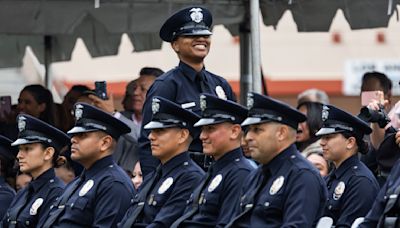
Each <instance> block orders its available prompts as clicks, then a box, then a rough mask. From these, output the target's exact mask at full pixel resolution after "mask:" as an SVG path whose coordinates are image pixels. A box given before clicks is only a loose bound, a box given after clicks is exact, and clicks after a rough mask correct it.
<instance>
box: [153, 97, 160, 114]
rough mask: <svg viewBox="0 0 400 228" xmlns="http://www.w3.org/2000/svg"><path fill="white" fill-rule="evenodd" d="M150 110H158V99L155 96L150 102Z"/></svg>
mask: <svg viewBox="0 0 400 228" xmlns="http://www.w3.org/2000/svg"><path fill="white" fill-rule="evenodd" d="M151 111H152V112H153V114H156V113H157V112H159V111H160V100H159V99H157V98H153V102H152V104H151Z"/></svg>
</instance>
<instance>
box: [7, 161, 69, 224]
mask: <svg viewBox="0 0 400 228" xmlns="http://www.w3.org/2000/svg"><path fill="white" fill-rule="evenodd" d="M63 189H64V183H63V182H62V181H61V180H60V179H58V178H57V177H56V175H55V172H54V169H53V168H51V169H49V170H47V171H45V172H44V173H42V174H41V175H40V176H39V177H37V178H36V179H35V180H32V181H31V182H30V183H29V185H28V186H26V187H25V188H23V189H21V190H20V191H19V192H18V193H17V195H16V197H15V199H14V201H13V202H12V203H11V206H10V208H9V209H8V211H7V214H6V216H5V217H4V219H3V226H4V227H8V226H9V225H10V224H11V223H14V221H11V220H10V214H13V213H14V210H18V209H19V208H20V210H19V213H18V216H17V227H37V226H39V223H40V221H42V219H43V216H45V215H46V214H47V213H48V211H49V209H50V205H51V204H52V203H53V202H54V201H55V200H56V198H57V197H58V196H60V195H61V194H62V192H63ZM21 206H22V207H21ZM39 227H40V226H39Z"/></svg>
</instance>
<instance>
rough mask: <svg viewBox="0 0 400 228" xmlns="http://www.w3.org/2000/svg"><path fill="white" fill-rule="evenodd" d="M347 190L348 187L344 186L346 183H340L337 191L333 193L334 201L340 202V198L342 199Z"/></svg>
mask: <svg viewBox="0 0 400 228" xmlns="http://www.w3.org/2000/svg"><path fill="white" fill-rule="evenodd" d="M345 188H346V185H345V184H344V182H343V181H340V182H339V184H338V185H336V188H335V191H334V192H333V199H334V200H339V199H340V197H342V195H343V192H344V189H345Z"/></svg>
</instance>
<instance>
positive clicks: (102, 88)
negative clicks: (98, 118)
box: [94, 81, 108, 100]
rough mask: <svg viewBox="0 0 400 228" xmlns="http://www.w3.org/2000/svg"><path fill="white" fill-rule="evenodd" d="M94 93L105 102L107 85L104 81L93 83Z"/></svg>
mask: <svg viewBox="0 0 400 228" xmlns="http://www.w3.org/2000/svg"><path fill="white" fill-rule="evenodd" d="M94 88H95V89H94V91H95V93H96V95H97V96H98V97H100V98H101V99H103V100H107V99H108V96H107V84H106V82H105V81H95V82H94Z"/></svg>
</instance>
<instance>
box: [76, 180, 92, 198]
mask: <svg viewBox="0 0 400 228" xmlns="http://www.w3.org/2000/svg"><path fill="white" fill-rule="evenodd" d="M93 185H94V181H93V180H88V181H87V182H86V183H85V185H83V187H82V188H81V190H80V191H79V196H84V195H86V193H88V192H89V191H90V189H92V187H93Z"/></svg>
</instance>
